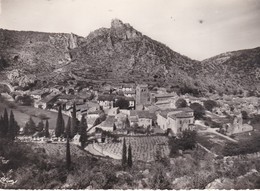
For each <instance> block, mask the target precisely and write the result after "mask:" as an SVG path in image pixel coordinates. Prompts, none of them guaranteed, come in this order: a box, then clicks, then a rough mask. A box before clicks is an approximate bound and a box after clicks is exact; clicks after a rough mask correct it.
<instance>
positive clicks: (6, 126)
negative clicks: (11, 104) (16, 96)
mask: <svg viewBox="0 0 260 191" xmlns="http://www.w3.org/2000/svg"><path fill="white" fill-rule="evenodd" d="M8 127H9V119H8V113H7V110H6V108H5V111H4V118H3V131H2V133H3V135H7V133H8Z"/></svg>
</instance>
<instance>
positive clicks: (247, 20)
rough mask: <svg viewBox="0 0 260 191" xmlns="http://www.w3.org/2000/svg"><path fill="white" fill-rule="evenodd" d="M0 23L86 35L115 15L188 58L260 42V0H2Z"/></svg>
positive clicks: (11, 26) (203, 56)
mask: <svg viewBox="0 0 260 191" xmlns="http://www.w3.org/2000/svg"><path fill="white" fill-rule="evenodd" d="M0 7H1V9H0V28H3V29H10V30H23V31H28V30H30V31H41V32H66V33H71V32H72V33H75V34H78V35H80V36H83V37H86V36H87V35H88V34H89V33H90V32H91V31H94V30H96V29H98V28H101V27H106V28H109V27H110V25H111V20H112V19H114V18H117V19H120V20H122V21H123V22H124V23H129V24H130V25H132V26H133V27H134V28H135V29H136V30H138V31H140V32H142V33H143V34H144V35H147V36H149V37H151V38H152V39H154V40H157V41H159V42H162V43H164V44H166V45H167V46H168V47H170V48H171V49H172V50H174V51H176V52H179V53H181V54H183V55H186V56H188V57H190V58H192V59H196V60H203V59H206V58H209V57H211V56H215V55H217V54H220V53H223V52H227V51H234V50H240V49H248V48H255V47H259V46H260V0H0Z"/></svg>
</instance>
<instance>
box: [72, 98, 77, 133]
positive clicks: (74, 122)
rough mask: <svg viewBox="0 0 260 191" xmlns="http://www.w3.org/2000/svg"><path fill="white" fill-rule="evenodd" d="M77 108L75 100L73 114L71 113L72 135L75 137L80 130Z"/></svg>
mask: <svg viewBox="0 0 260 191" xmlns="http://www.w3.org/2000/svg"><path fill="white" fill-rule="evenodd" d="M76 113H77V110H76V104H75V102H74V104H73V109H72V114H71V117H72V121H71V135H72V137H74V136H75V135H76V134H77V132H78V129H77V114H76Z"/></svg>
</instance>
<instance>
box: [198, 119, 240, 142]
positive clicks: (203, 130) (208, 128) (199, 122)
mask: <svg viewBox="0 0 260 191" xmlns="http://www.w3.org/2000/svg"><path fill="white" fill-rule="evenodd" d="M195 124H196V125H199V126H202V127H203V129H202V130H199V131H201V132H209V133H214V134H216V135H219V136H221V137H223V138H225V139H228V140H229V141H232V142H234V143H237V142H238V141H237V140H235V139H232V138H230V137H229V136H226V135H223V134H221V133H218V132H217V131H216V130H217V128H210V127H208V126H205V125H204V124H203V123H202V121H199V120H196V121H195Z"/></svg>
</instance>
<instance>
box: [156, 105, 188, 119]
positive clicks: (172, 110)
mask: <svg viewBox="0 0 260 191" xmlns="http://www.w3.org/2000/svg"><path fill="white" fill-rule="evenodd" d="M170 112H174V113H175V114H177V113H189V112H193V110H192V109H191V108H189V107H184V108H177V109H166V110H161V111H160V112H159V113H160V115H161V116H163V117H164V118H167V115H168V113H170Z"/></svg>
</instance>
